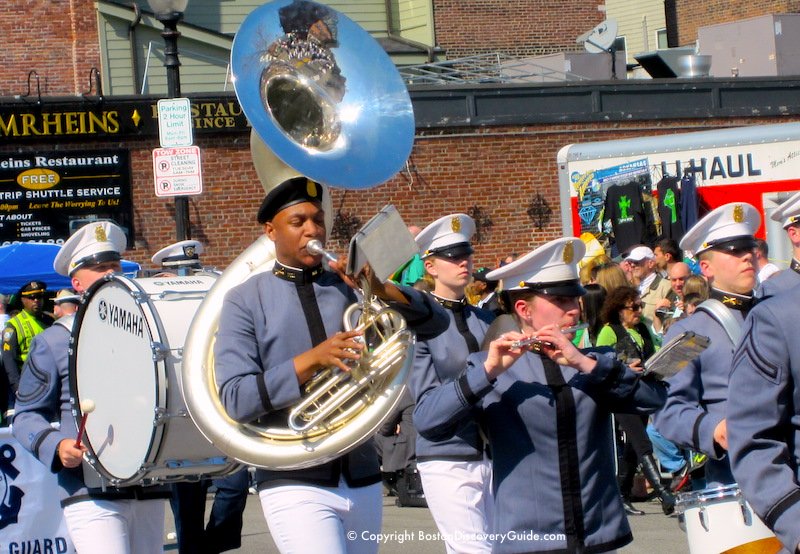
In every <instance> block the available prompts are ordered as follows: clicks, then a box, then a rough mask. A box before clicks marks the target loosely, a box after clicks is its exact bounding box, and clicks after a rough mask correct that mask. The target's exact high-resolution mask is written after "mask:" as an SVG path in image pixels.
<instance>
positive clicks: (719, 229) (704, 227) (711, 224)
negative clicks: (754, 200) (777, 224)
mask: <svg viewBox="0 0 800 554" xmlns="http://www.w3.org/2000/svg"><path fill="white" fill-rule="evenodd" d="M760 225H761V215H760V214H759V213H758V210H757V209H755V208H754V207H753V206H751V205H750V204H746V203H744V202H732V203H730V204H724V205H722V206H720V207H718V208H716V209H714V210H712V211H710V212H709V213H707V214H706V215H705V216H703V218H702V219H700V221H698V222H697V223H695V224H694V225H693V226H692V228H691V229H689V230H688V231H687V232H686V234H685V235H683V239H681V244H680V247H681V249H683V250H686V251H688V252H689V253H690V254H691V255H692V256H694V257H697V255H698V254H700V253H702V252H705V251H706V250H710V249H712V248H713V249H716V250H751V249H753V248H755V247H756V242H755V239H754V238H753V235H754V234H755V233H756V231H758V227H759V226H760Z"/></svg>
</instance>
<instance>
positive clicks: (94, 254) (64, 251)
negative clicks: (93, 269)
mask: <svg viewBox="0 0 800 554" xmlns="http://www.w3.org/2000/svg"><path fill="white" fill-rule="evenodd" d="M126 245H127V239H126V238H125V233H124V232H123V231H122V229H120V228H119V226H117V224H116V223H114V222H112V221H92V222H91V223H87V224H86V225H84V226H83V227H81V228H80V229H78V230H77V231H75V233H73V235H72V236H71V237H69V239H67V242H65V243H64V245H63V246H62V247H61V250H59V251H58V254H57V255H56V258H55V260H53V269H55V270H56V273H58V274H59V275H64V276H66V277H70V276H72V274H73V273H75V271H77V270H78V269H81V268H82V267H84V266H87V265H97V264H100V263H103V262H108V261H118V260H120V258H121V254H122V253H123V252H124V251H125V247H126Z"/></svg>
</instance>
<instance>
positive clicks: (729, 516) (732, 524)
mask: <svg viewBox="0 0 800 554" xmlns="http://www.w3.org/2000/svg"><path fill="white" fill-rule="evenodd" d="M676 509H677V512H678V514H679V515H680V517H681V519H682V521H683V523H684V524H685V526H686V537H687V539H688V540H689V552H690V553H691V554H720V553H722V552H730V553H734V552H750V553H755V552H758V553H761V554H774V553H775V552H779V551H780V550H781V548H782V547H781V543H780V541H778V539H777V538H775V534H774V533H773V532H772V531H770V530H769V529H768V528H767V526H766V525H764V523H763V522H762V521H761V520H760V519H759V517H758V516H757V515H756V514H755V513H754V512H753V509H752V508H751V507H750V504H748V503H747V501H746V500H745V499H744V498H743V497H742V493H741V491H740V490H739V487H738V485H735V484H734V485H727V486H724V487H717V488H712V489H704V490H701V491H694V492H689V493H683V494H679V495H678V502H677V504H676Z"/></svg>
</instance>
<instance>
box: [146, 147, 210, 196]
mask: <svg viewBox="0 0 800 554" xmlns="http://www.w3.org/2000/svg"><path fill="white" fill-rule="evenodd" d="M153 174H154V175H155V187H156V196H186V195H194V194H201V193H202V192H203V175H202V171H201V168H200V147H199V146H186V147H183V148H156V149H155V150H153Z"/></svg>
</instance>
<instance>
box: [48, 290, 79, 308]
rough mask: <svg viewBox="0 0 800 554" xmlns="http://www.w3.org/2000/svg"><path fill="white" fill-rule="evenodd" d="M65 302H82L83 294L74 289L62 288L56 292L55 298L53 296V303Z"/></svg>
mask: <svg viewBox="0 0 800 554" xmlns="http://www.w3.org/2000/svg"><path fill="white" fill-rule="evenodd" d="M64 302H72V303H73V304H80V303H81V295H80V294H78V293H77V292H75V291H74V290H72V289H61V290H60V291H58V292H57V293H56V296H55V298H53V303H54V304H56V305H58V304H63V303H64Z"/></svg>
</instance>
